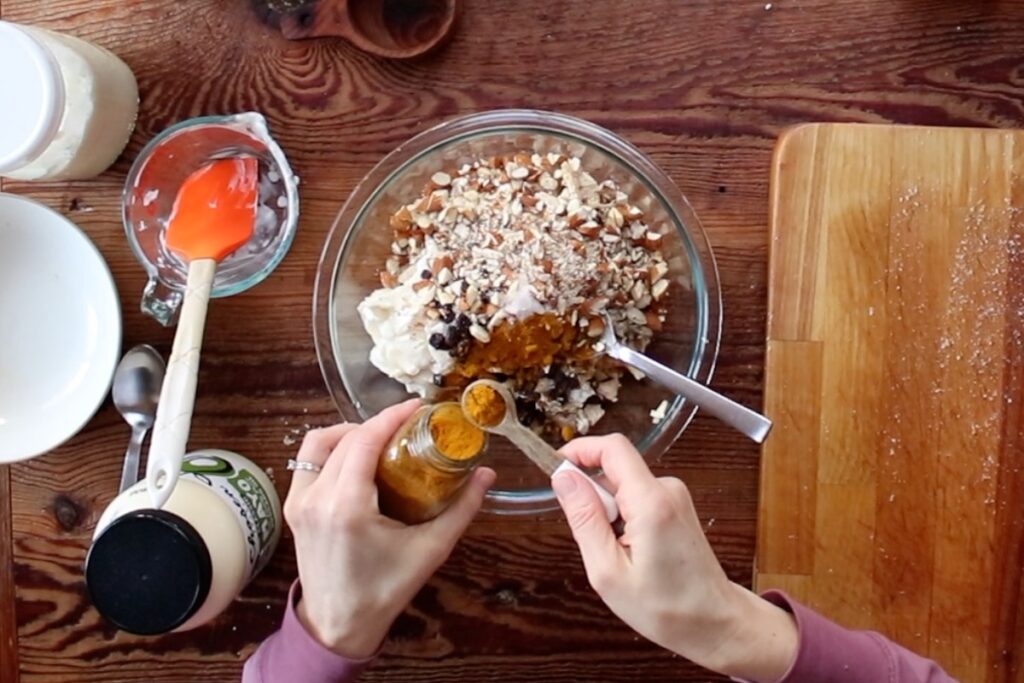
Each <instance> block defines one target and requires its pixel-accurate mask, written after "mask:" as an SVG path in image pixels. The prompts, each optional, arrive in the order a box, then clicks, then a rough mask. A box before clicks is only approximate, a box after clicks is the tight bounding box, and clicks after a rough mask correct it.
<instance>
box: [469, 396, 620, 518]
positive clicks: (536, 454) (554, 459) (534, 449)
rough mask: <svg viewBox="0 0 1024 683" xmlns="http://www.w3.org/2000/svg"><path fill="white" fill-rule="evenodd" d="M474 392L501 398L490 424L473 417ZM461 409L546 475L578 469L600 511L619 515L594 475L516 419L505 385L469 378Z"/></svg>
mask: <svg viewBox="0 0 1024 683" xmlns="http://www.w3.org/2000/svg"><path fill="white" fill-rule="evenodd" d="M476 392H481V393H483V392H494V393H496V394H497V397H495V396H494V395H493V394H491V395H490V396H489V397H488V398H489V399H490V401H491V404H492V405H493V401H494V400H495V399H496V398H500V400H501V401H502V402H504V408H505V410H504V413H503V414H501V415H500V416H498V417H500V419H495V420H493V421H490V422H492V423H491V424H485V422H487V420H485V421H480V420H478V419H477V416H479V414H480V413H479V411H477V410H475V409H474V405H473V403H474V400H475V394H476ZM462 411H463V412H464V413H465V414H466V417H467V418H468V419H469V420H470V421H471V422H472V423H473V424H475V425H476V426H477V427H479V428H480V429H483V430H484V431H487V432H490V433H492V434H499V435H501V436H504V437H505V438H506V439H508V440H509V441H511V442H512V443H513V444H515V446H516V447H517V448H518V449H519V450H521V451H522V452H523V453H524V454H526V457H528V458H529V459H530V460H532V461H533V464H535V465H536V466H537V467H539V468H540V469H541V470H542V471H543V472H544V473H545V474H547V475H548V476H549V477H554V476H555V475H556V474H557V473H559V472H564V471H566V470H575V471H576V472H579V473H580V474H581V475H582V476H583V477H584V478H586V480H587V481H589V482H590V485H591V486H593V487H594V491H596V492H597V495H598V497H599V498H600V499H601V504H602V505H603V506H604V512H605V514H606V515H607V516H608V521H609V522H614V521H615V520H616V519H617V518H618V516H619V506H618V505H616V503H615V496H613V495H612V494H611V493H609V492H608V490H607V489H605V488H604V487H603V486H601V485H600V484H599V483H597V482H596V481H594V479H593V478H592V477H591V476H590V475H589V474H587V473H586V472H584V471H583V470H581V469H580V468H579V466H577V465H576V463H574V462H573V461H571V460H567V459H565V458H564V457H562V456H561V455H559V453H558V451H556V450H555V449H554V448H552V447H551V445H550V444H549V443H548V442H547V441H545V440H544V439H542V438H540V437H539V436H537V435H536V434H534V433H533V432H532V431H530V429H528V428H527V427H524V426H523V425H522V424H520V422H519V418H518V417H517V416H516V402H515V399H513V398H512V393H511V392H510V391H509V390H508V388H507V387H505V385H503V384H500V383H498V382H493V381H491V380H488V379H481V380H477V381H476V382H473V383H472V384H470V385H469V386H468V387H466V389H465V391H463V392H462Z"/></svg>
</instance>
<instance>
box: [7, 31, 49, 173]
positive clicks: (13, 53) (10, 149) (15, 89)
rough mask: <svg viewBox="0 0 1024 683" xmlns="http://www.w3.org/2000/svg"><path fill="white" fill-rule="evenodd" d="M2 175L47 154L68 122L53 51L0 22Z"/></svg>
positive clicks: (28, 35)
mask: <svg viewBox="0 0 1024 683" xmlns="http://www.w3.org/2000/svg"><path fill="white" fill-rule="evenodd" d="M0 102H3V103H4V105H3V106H2V107H0V174H3V173H6V172H9V171H14V170H16V169H18V168H21V167H22V166H24V165H26V164H28V163H29V162H31V161H32V160H33V159H35V158H36V157H38V156H39V155H40V154H42V153H43V152H44V151H45V150H46V148H47V147H48V146H49V145H50V143H51V142H52V141H53V139H54V137H56V135H57V130H58V129H59V128H60V123H61V119H63V117H64V81H63V79H62V78H61V72H60V67H59V66H58V64H57V62H56V61H55V60H54V58H53V56H52V55H51V54H50V52H49V50H47V49H46V47H45V46H44V45H43V44H42V43H41V42H40V41H38V40H36V39H35V38H33V37H32V35H30V34H29V32H27V31H25V30H24V29H23V28H21V27H19V26H17V25H16V24H12V23H10V22H8V21H0Z"/></svg>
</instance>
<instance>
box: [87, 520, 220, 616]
mask: <svg viewBox="0 0 1024 683" xmlns="http://www.w3.org/2000/svg"><path fill="white" fill-rule="evenodd" d="M211 576H212V566H211V561H210V551H209V549H208V548H207V547H206V543H205V542H204V541H203V538H202V536H200V535H199V533H198V532H197V531H196V530H195V529H194V528H193V527H192V525H191V524H189V523H188V522H186V521H185V520H184V519H182V518H181V517H179V516H177V515H175V514H172V513H170V512H167V511H164V510H135V511H133V512H129V513H127V514H125V515H123V516H121V517H119V518H117V519H116V520H114V521H113V522H112V523H111V524H110V526H108V527H107V528H106V529H104V530H103V533H101V534H100V536H99V538H97V539H96V541H95V542H94V543H93V545H92V548H90V549H89V555H88V556H87V557H86V558H85V585H86V588H87V590H88V592H89V598H90V599H91V600H92V603H93V604H94V605H95V606H96V609H97V610H99V612H100V614H102V615H103V616H104V617H106V618H107V619H108V620H109V621H110V622H111V623H113V624H114V625H115V626H117V627H118V628H119V629H121V630H123V631H128V632H129V633H136V634H138V635H144V636H150V635H157V634H160V633H167V632H169V631H173V630H174V629H176V628H177V627H179V626H181V625H182V624H184V623H185V622H186V621H188V619H189V618H190V617H191V616H192V615H193V614H195V613H196V611H198V610H199V608H200V607H201V606H202V604H203V602H205V601H206V596H207V595H208V594H209V592H210V580H211Z"/></svg>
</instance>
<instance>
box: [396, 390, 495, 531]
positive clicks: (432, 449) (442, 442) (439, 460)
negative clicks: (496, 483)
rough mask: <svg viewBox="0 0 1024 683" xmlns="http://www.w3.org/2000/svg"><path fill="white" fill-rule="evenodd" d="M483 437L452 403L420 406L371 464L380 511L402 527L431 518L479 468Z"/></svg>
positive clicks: (482, 452)
mask: <svg viewBox="0 0 1024 683" xmlns="http://www.w3.org/2000/svg"><path fill="white" fill-rule="evenodd" d="M486 446H487V435H486V434H485V433H484V432H483V431H481V430H480V429H478V428H477V427H475V426H474V425H473V424H472V423H470V422H469V420H467V419H466V416H465V415H464V414H463V412H462V408H461V406H459V404H458V403H453V402H446V403H438V404H436V405H427V406H423V407H421V408H420V409H419V410H417V411H416V412H415V413H413V415H412V416H411V417H410V418H409V419H408V420H407V421H406V423H405V424H404V425H402V426H401V427H400V428H399V430H398V432H397V433H396V434H395V436H394V437H393V438H392V440H391V443H390V444H389V445H388V448H387V450H386V451H385V453H384V455H383V457H382V458H381V459H380V462H379V464H378V465H377V477H376V481H377V490H378V501H379V504H380V511H381V512H382V513H383V514H385V515H387V516H388V517H391V518H392V519H397V520H398V521H400V522H404V523H406V524H421V523H423V522H426V521H428V520H431V519H433V518H434V517H437V516H438V515H439V514H441V513H442V512H444V510H445V508H447V507H448V505H449V504H450V503H451V502H452V500H454V498H455V496H456V494H458V492H459V491H460V490H462V487H463V486H464V485H465V483H466V482H467V481H468V480H469V477H470V475H471V474H472V473H473V470H474V469H476V466H477V465H478V464H479V462H480V459H481V457H482V456H483V454H484V450H485V449H486Z"/></svg>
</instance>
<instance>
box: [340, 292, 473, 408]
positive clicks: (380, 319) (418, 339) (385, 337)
mask: <svg viewBox="0 0 1024 683" xmlns="http://www.w3.org/2000/svg"><path fill="white" fill-rule="evenodd" d="M428 295H429V296H428ZM432 296H433V295H432V293H431V292H430V291H429V290H422V292H416V291H415V290H413V288H412V284H411V282H405V283H403V284H400V285H399V286H397V287H394V288H392V289H387V288H382V289H378V290H376V291H374V292H373V293H372V294H370V295H369V296H368V297H366V298H365V299H363V300H362V301H361V302H360V304H359V308H358V310H359V317H360V318H362V321H363V327H364V328H365V329H366V332H367V334H369V335H370V338H371V339H373V349H372V350H371V351H370V362H371V363H373V365H374V366H375V367H376V368H377V369H378V370H380V371H381V372H383V373H384V374H385V375H387V376H388V377H391V378H392V379H395V380H398V381H399V382H401V383H402V384H404V385H405V388H406V389H407V390H409V391H410V392H412V393H416V394H419V395H420V396H429V395H430V394H431V393H432V392H433V390H434V389H435V388H436V387H435V385H434V375H444V374H447V373H448V372H450V371H451V370H452V368H453V367H454V366H455V361H454V359H453V358H452V357H451V354H449V353H448V352H446V351H438V350H437V349H435V348H434V347H432V346H431V345H430V343H429V341H428V340H429V338H430V335H431V334H433V333H434V332H440V331H441V330H442V329H443V327H444V325H443V323H438V322H436V321H433V320H431V319H430V318H428V317H427V316H426V303H427V302H428V301H430V299H431V297H432Z"/></svg>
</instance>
